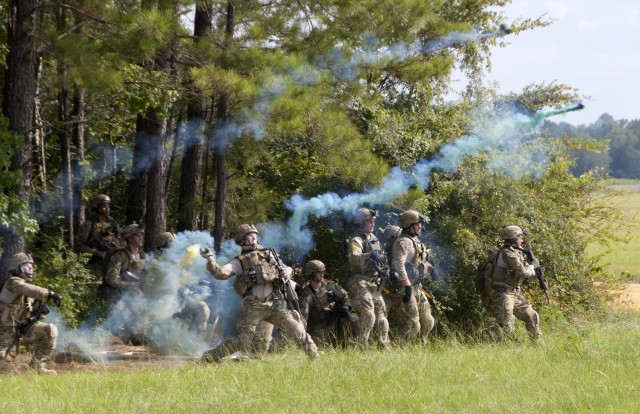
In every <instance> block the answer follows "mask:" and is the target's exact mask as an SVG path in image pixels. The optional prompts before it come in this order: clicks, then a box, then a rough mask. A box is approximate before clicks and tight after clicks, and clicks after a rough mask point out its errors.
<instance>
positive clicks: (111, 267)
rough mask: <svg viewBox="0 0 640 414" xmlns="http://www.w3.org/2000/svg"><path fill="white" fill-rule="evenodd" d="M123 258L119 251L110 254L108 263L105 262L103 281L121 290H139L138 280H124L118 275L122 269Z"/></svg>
mask: <svg viewBox="0 0 640 414" xmlns="http://www.w3.org/2000/svg"><path fill="white" fill-rule="evenodd" d="M123 261H124V259H123V257H122V254H121V253H120V251H118V252H116V253H114V254H113V255H111V259H110V260H109V263H107V270H106V271H105V274H104V282H105V283H106V284H107V285H109V286H111V287H114V288H116V289H121V290H140V282H125V281H124V280H122V277H121V276H120V272H121V271H122V263H123Z"/></svg>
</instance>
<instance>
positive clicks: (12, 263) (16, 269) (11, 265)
mask: <svg viewBox="0 0 640 414" xmlns="http://www.w3.org/2000/svg"><path fill="white" fill-rule="evenodd" d="M25 263H31V264H33V259H32V258H31V256H30V255H28V254H26V253H22V252H20V253H16V254H14V255H12V256H11V257H9V258H8V259H7V270H8V271H9V273H11V274H13V275H18V274H20V266H22V265H23V264H25Z"/></svg>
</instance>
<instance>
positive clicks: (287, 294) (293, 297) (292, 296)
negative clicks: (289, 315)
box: [267, 247, 306, 324]
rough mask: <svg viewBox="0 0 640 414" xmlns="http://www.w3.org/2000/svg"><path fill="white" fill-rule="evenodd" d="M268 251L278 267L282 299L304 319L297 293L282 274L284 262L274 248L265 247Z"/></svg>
mask: <svg viewBox="0 0 640 414" xmlns="http://www.w3.org/2000/svg"><path fill="white" fill-rule="evenodd" d="M267 250H268V251H269V255H270V256H271V257H273V260H274V261H275V263H276V268H277V269H278V274H279V275H280V280H281V281H282V283H283V284H284V300H286V301H287V303H288V304H289V305H290V306H291V308H292V309H293V310H295V311H296V312H298V314H299V315H300V318H302V320H303V321H304V316H302V311H301V310H300V301H299V300H298V294H297V293H296V291H295V289H293V288H292V287H291V280H290V279H289V278H287V277H285V276H284V267H285V266H284V263H283V262H282V259H280V256H278V253H277V252H276V251H275V249H274V248H272V247H270V248H269V249H267ZM304 322H305V324H306V321H304Z"/></svg>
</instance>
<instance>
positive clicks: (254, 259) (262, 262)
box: [233, 249, 280, 296]
mask: <svg viewBox="0 0 640 414" xmlns="http://www.w3.org/2000/svg"><path fill="white" fill-rule="evenodd" d="M236 259H238V261H240V266H241V267H242V273H241V274H239V275H236V280H235V282H234V283H233V288H234V289H235V291H236V293H238V294H239V295H240V296H244V295H245V293H247V291H248V290H249V289H251V287H253V286H255V285H266V284H267V283H272V282H274V281H275V280H277V279H278V278H279V277H280V275H279V274H278V269H277V268H276V266H275V265H273V264H271V262H270V260H271V254H270V253H269V251H268V250H267V249H260V250H254V251H251V252H247V253H243V254H241V255H240V256H237V257H236Z"/></svg>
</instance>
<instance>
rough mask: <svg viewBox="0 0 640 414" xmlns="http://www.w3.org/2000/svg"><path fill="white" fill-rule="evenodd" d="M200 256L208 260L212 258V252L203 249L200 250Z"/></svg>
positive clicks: (208, 249)
mask: <svg viewBox="0 0 640 414" xmlns="http://www.w3.org/2000/svg"><path fill="white" fill-rule="evenodd" d="M200 256H202V257H204V258H205V259H208V258H210V257H213V251H212V250H211V249H210V248H209V247H205V248H204V249H200Z"/></svg>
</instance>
